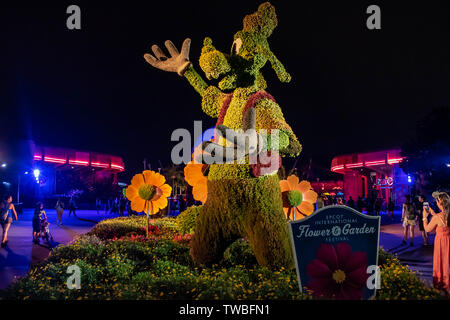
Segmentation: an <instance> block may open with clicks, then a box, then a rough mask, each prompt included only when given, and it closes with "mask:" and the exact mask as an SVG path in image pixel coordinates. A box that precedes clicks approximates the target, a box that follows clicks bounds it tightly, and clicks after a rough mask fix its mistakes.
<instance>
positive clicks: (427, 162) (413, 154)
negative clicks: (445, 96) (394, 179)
mask: <svg viewBox="0 0 450 320" xmlns="http://www.w3.org/2000/svg"><path fill="white" fill-rule="evenodd" d="M449 137H450V107H442V108H436V109H434V110H432V111H431V112H430V113H429V114H428V115H427V116H425V117H424V118H423V119H421V120H419V121H418V123H417V126H416V132H415V135H414V136H412V137H411V139H410V140H409V141H407V142H406V143H405V144H404V145H403V146H402V156H403V157H406V158H407V159H406V161H404V162H403V163H402V164H401V168H402V169H403V170H404V171H405V172H406V173H407V174H409V175H411V176H414V178H415V179H416V180H418V181H420V189H422V190H420V191H421V192H424V191H426V192H427V193H430V192H432V191H435V190H438V189H440V190H448V189H449V186H450V167H449V165H450V141H449Z"/></svg>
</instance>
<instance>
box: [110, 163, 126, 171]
mask: <svg viewBox="0 0 450 320" xmlns="http://www.w3.org/2000/svg"><path fill="white" fill-rule="evenodd" d="M111 168H114V169H120V170H125V168H124V167H122V166H120V165H118V164H111Z"/></svg>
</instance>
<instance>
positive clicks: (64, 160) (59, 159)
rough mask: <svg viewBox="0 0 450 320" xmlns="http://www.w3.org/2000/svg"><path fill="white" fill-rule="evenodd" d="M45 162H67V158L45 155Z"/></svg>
mask: <svg viewBox="0 0 450 320" xmlns="http://www.w3.org/2000/svg"><path fill="white" fill-rule="evenodd" d="M44 161H45V162H54V163H66V162H67V161H66V159H61V158H52V157H44Z"/></svg>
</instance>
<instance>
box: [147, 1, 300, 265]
mask: <svg viewBox="0 0 450 320" xmlns="http://www.w3.org/2000/svg"><path fill="white" fill-rule="evenodd" d="M277 24H278V21H277V17H276V13H275V8H274V7H273V6H272V5H271V4H270V3H268V2H266V3H263V4H261V5H260V6H259V8H258V10H257V11H256V12H255V13H253V14H250V15H247V16H246V17H245V18H244V23H243V28H242V30H240V31H238V32H236V33H235V35H234V42H233V45H232V49H231V54H226V53H223V52H221V51H219V50H217V49H216V48H215V47H214V45H213V42H212V40H211V39H210V38H205V39H204V42H203V48H202V52H201V56H200V60H199V64H200V67H201V69H202V70H203V72H204V73H205V75H206V78H207V79H208V80H210V79H219V78H220V81H219V83H218V85H217V86H212V85H211V86H209V85H208V84H207V83H206V82H205V81H204V80H203V79H202V77H201V76H200V75H199V74H198V73H197V72H196V71H195V69H194V67H193V66H192V63H191V62H190V61H189V48H190V39H186V40H185V41H184V42H183V45H182V49H181V53H180V52H179V51H178V50H177V49H176V47H175V46H174V45H173V43H172V42H171V41H166V42H165V45H166V47H167V49H168V51H169V53H170V57H167V56H166V55H165V54H164V53H163V51H162V50H161V49H160V48H159V47H158V46H156V45H154V46H152V51H153V53H154V55H155V56H153V55H151V54H146V55H145V56H144V57H145V59H146V61H147V62H148V63H149V64H151V65H152V66H154V67H156V68H159V69H161V70H164V71H171V72H177V73H178V74H179V75H180V76H183V77H184V78H186V79H187V80H188V82H189V83H190V84H191V85H192V86H193V87H194V89H195V90H196V91H197V92H198V93H199V94H200V95H201V96H202V109H203V111H204V112H205V113H206V114H208V115H209V116H211V117H213V118H218V120H217V124H216V138H215V140H214V142H206V143H204V144H203V145H202V147H203V149H204V151H205V154H206V155H210V156H211V157H212V158H213V159H216V160H217V158H221V157H222V159H223V161H222V162H221V161H216V160H215V161H213V162H212V164H211V162H209V163H208V164H210V165H209V167H208V168H207V169H206V170H204V174H205V175H206V176H207V178H208V182H207V190H208V195H207V200H206V202H205V203H204V204H203V206H202V211H201V213H200V214H199V216H198V218H197V221H196V227H195V234H194V236H193V238H192V242H191V245H192V247H191V256H192V258H193V259H194V261H195V262H197V263H199V264H208V263H213V262H218V261H220V259H221V257H222V255H223V252H224V250H225V249H226V248H227V247H228V246H229V245H230V244H231V243H233V242H234V241H235V240H236V239H239V238H246V239H247V240H248V242H249V244H250V246H251V247H252V249H253V251H254V253H255V256H256V258H257V261H258V263H259V264H260V265H262V266H268V267H272V268H278V267H281V266H284V267H290V266H292V263H293V260H292V254H291V244H290V239H289V234H288V225H287V223H286V219H285V216H284V214H283V209H282V208H283V201H282V198H281V191H280V186H279V179H278V176H277V170H278V168H279V166H280V165H281V162H280V161H279V159H280V156H297V155H298V154H299V153H300V151H301V145H300V143H299V142H298V140H297V137H296V136H295V134H294V133H293V131H292V129H291V127H290V126H289V125H288V124H287V123H286V121H285V119H284V117H283V113H282V111H281V108H280V106H279V105H278V104H277V103H276V101H275V99H274V98H273V97H272V96H271V95H270V94H268V93H267V92H266V91H265V89H266V87H267V83H266V81H265V79H264V77H263V75H262V74H261V72H260V70H261V68H263V67H264V65H265V64H266V63H267V62H268V61H269V62H270V64H271V66H272V68H273V69H274V71H275V73H276V74H277V76H278V79H279V80H280V81H282V82H289V81H290V80H291V76H290V75H289V73H287V72H286V70H285V68H284V66H283V65H282V64H281V62H280V61H279V60H278V59H277V58H276V56H275V55H274V54H273V53H272V51H271V50H270V48H269V43H268V41H267V38H268V37H269V36H270V35H271V34H272V32H273V30H274V29H275V27H276V26H277ZM270 130H274V131H270ZM242 131H246V132H250V133H249V135H247V138H248V140H247V141H246V143H242V141H241V143H239V140H237V138H239V137H240V135H241V133H242ZM230 137H231V138H230ZM235 138H236V139H235ZM236 152H237V154H236ZM203 156H204V155H203V154H201V155H200V157H197V156H196V157H195V159H196V160H197V159H198V158H200V159H201V158H202V157H203ZM211 157H210V158H208V159H211ZM264 157H265V158H264ZM263 158H264V159H267V158H269V159H270V161H269V162H268V163H267V162H266V163H263V162H264V161H262V159H263ZM204 159H205V158H203V159H202V160H204ZM255 159H256V160H255Z"/></svg>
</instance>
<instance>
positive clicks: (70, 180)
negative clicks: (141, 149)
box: [32, 144, 125, 197]
mask: <svg viewBox="0 0 450 320" xmlns="http://www.w3.org/2000/svg"><path fill="white" fill-rule="evenodd" d="M32 155H33V165H32V166H33V169H34V170H39V172H40V175H39V179H38V183H39V185H40V188H39V194H40V196H43V197H48V196H51V195H54V194H65V193H66V192H67V191H69V190H70V189H74V188H75V189H76V188H77V187H78V186H79V185H80V184H85V183H87V184H89V185H94V184H96V183H109V184H110V183H112V184H117V174H118V173H120V172H122V171H124V170H125V165H124V162H123V160H122V158H120V157H118V156H113V155H106V154H100V153H97V152H89V151H79V150H74V149H68V148H55V147H48V146H39V145H34V144H33V146H32Z"/></svg>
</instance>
